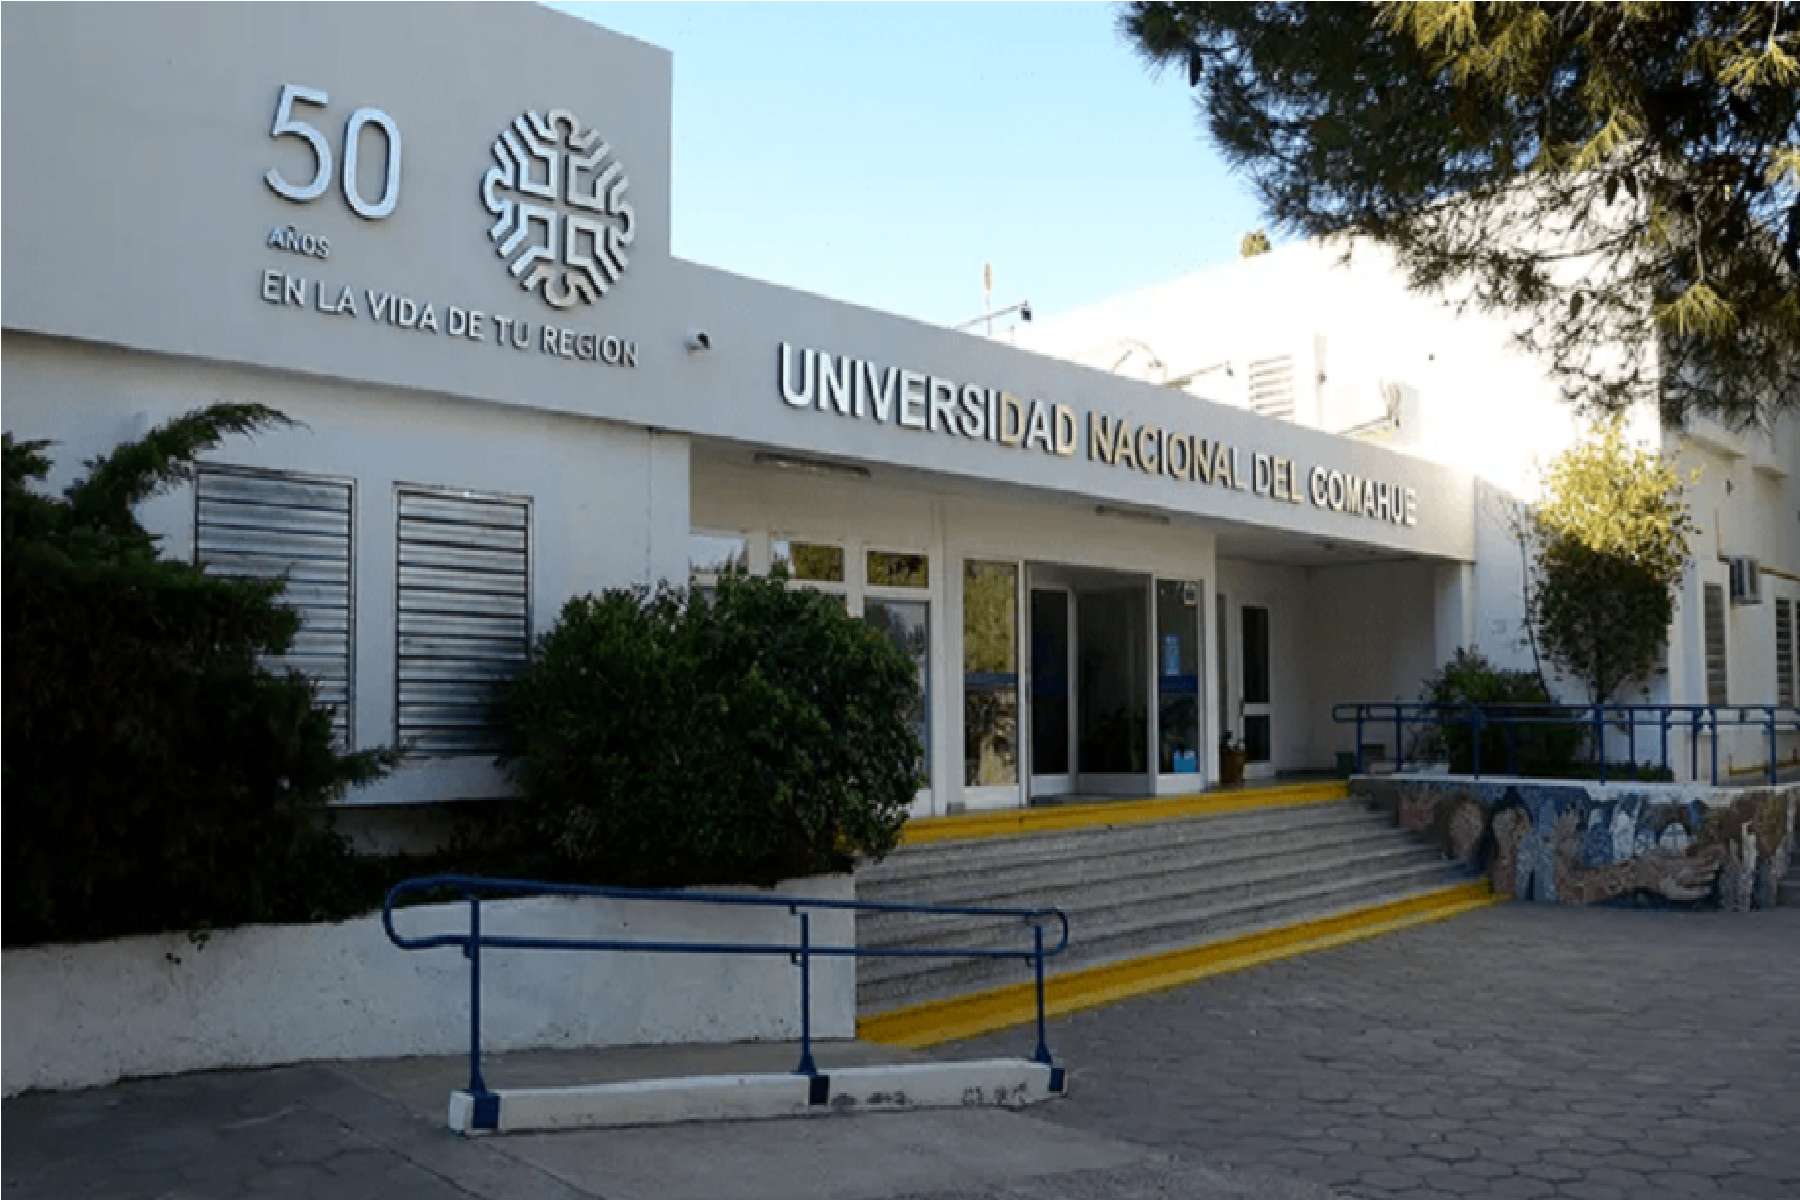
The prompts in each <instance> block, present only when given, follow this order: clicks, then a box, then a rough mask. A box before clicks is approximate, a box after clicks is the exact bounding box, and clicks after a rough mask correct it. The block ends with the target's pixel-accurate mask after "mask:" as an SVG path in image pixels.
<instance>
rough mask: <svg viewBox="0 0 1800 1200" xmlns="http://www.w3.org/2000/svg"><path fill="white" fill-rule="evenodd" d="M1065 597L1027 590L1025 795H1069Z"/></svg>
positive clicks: (1060, 591) (1069, 667)
mask: <svg viewBox="0 0 1800 1200" xmlns="http://www.w3.org/2000/svg"><path fill="white" fill-rule="evenodd" d="M1069 609H1070V603H1069V592H1068V590H1067V589H1065V588H1032V589H1031V613H1030V616H1031V714H1030V721H1031V795H1032V796H1062V795H1067V794H1068V793H1069V792H1070V791H1072V790H1074V778H1075V777H1074V773H1073V772H1072V771H1071V770H1070V762H1069V743H1070V740H1071V739H1072V737H1073V725H1072V724H1071V722H1070V716H1071V710H1070V688H1069V681H1070V679H1071V677H1072V676H1073V667H1074V664H1075V657H1074V653H1073V651H1074V647H1073V643H1072V642H1071V641H1070V638H1069V623H1070V614H1069Z"/></svg>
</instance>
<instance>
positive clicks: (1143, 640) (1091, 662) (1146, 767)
mask: <svg viewBox="0 0 1800 1200" xmlns="http://www.w3.org/2000/svg"><path fill="white" fill-rule="evenodd" d="M1149 608H1150V603H1149V589H1148V588H1147V587H1146V585H1145V584H1144V583H1142V582H1132V583H1120V582H1113V581H1097V582H1095V583H1093V584H1087V585H1084V586H1082V587H1081V588H1080V589H1079V590H1078V591H1077V592H1076V595H1075V644H1076V663H1077V669H1076V675H1075V686H1076V689H1077V690H1076V714H1075V728H1076V738H1077V742H1076V763H1075V769H1076V772H1077V773H1078V775H1079V776H1080V778H1079V779H1078V781H1077V790H1078V791H1080V792H1082V793H1084V794H1086V793H1091V794H1094V795H1114V796H1117V795H1144V794H1145V793H1147V792H1148V791H1150V790H1151V788H1150V753H1151V750H1150V678H1149V666H1150V661H1149V660H1150V637H1149V632H1150V631H1149V616H1150V614H1149Z"/></svg>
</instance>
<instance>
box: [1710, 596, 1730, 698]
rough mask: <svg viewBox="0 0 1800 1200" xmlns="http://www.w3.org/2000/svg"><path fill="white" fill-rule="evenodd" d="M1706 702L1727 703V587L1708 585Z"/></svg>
mask: <svg viewBox="0 0 1800 1200" xmlns="http://www.w3.org/2000/svg"><path fill="white" fill-rule="evenodd" d="M1705 603H1706V702H1707V703H1708V704H1725V703H1728V701H1727V700H1726V699H1725V684H1726V675H1725V589H1724V588H1722V587H1720V586H1719V585H1718V584H1716V583H1709V584H1707V585H1706V601H1705Z"/></svg>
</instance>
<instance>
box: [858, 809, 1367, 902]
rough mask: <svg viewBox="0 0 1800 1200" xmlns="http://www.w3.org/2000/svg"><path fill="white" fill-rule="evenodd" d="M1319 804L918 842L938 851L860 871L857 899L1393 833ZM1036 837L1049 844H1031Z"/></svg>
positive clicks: (964, 896) (911, 896)
mask: <svg viewBox="0 0 1800 1200" xmlns="http://www.w3.org/2000/svg"><path fill="white" fill-rule="evenodd" d="M1321 807H1324V808H1327V811H1325V812H1321V813H1305V814H1301V813H1295V814H1294V818H1293V819H1292V820H1291V821H1290V822H1289V823H1286V824H1283V823H1281V822H1279V821H1270V820H1268V819H1267V814H1264V813H1254V814H1244V816H1243V817H1233V818H1229V819H1227V818H1213V819H1207V820H1202V821H1185V822H1181V821H1177V822H1169V823H1166V824H1165V823H1161V822H1158V823H1156V824H1153V825H1135V826H1130V827H1126V828H1109V829H1097V830H1093V831H1091V832H1090V833H1089V835H1088V836H1087V837H1085V838H1080V839H1073V838H1065V837H1063V836H1060V835H1059V836H1056V837H1055V838H1054V839H1052V838H1050V837H1044V838H1030V837H1024V838H1008V839H1005V840H1006V841H1007V842H1008V843H1010V844H1009V845H1006V846H1000V847H984V846H980V845H979V844H973V843H961V844H952V845H950V846H945V847H941V848H940V847H921V848H920V850H921V851H931V850H937V853H935V854H927V853H920V852H918V851H915V852H913V853H912V854H910V855H907V856H906V857H902V856H901V855H899V854H897V855H894V856H892V857H890V858H889V859H888V860H886V861H885V862H882V863H880V864H876V865H871V866H869V867H865V868H862V869H861V870H859V871H858V872H857V879H856V886H857V896H858V897H859V898H861V899H865V900H888V901H896V902H919V903H931V904H960V903H964V902H969V903H973V902H974V900H973V898H974V897H978V896H979V897H993V896H999V895H1003V894H1008V893H1012V892H1017V891H1020V890H1023V889H1022V888H1021V887H1020V886H1019V884H1020V883H1021V881H1030V880H1036V879H1043V878H1056V879H1071V880H1078V879H1088V878H1097V877H1103V876H1106V875H1108V874H1113V873H1116V872H1118V871H1119V870H1120V869H1121V867H1122V866H1123V865H1129V866H1130V868H1131V869H1132V870H1133V871H1135V872H1136V873H1140V874H1141V873H1148V872H1149V871H1150V870H1151V869H1152V868H1157V869H1161V868H1164V867H1166V866H1167V865H1168V864H1174V863H1180V862H1188V861H1201V860H1203V859H1204V860H1207V861H1222V860H1227V859H1235V858H1238V857H1242V856H1244V855H1247V854H1254V853H1257V852H1261V851H1270V850H1279V849H1286V850H1288V851H1290V852H1293V853H1303V852H1305V851H1306V850H1308V849H1311V848H1315V847H1324V846H1329V845H1332V844H1334V843H1337V842H1340V841H1341V840H1343V839H1345V838H1350V837H1358V836H1376V835H1388V836H1391V835H1392V834H1393V832H1394V830H1393V826H1392V824H1391V822H1390V820H1389V819H1388V818H1387V817H1385V816H1383V815H1382V814H1380V813H1374V812H1369V811H1367V810H1366V809H1364V808H1363V807H1362V806H1361V805H1355V806H1339V805H1331V806H1321ZM1247 818H1256V819H1254V820H1251V819H1247ZM1196 826H1202V827H1210V828H1195V827H1196ZM1038 841H1042V842H1046V843H1053V844H1046V845H1043V846H1036V845H1032V844H1030V843H1033V842H1038ZM903 853H904V852H903ZM991 902H993V903H1000V901H997V900H995V901H991Z"/></svg>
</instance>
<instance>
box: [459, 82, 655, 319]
mask: <svg viewBox="0 0 1800 1200" xmlns="http://www.w3.org/2000/svg"><path fill="white" fill-rule="evenodd" d="M611 154H612V147H611V146H609V145H608V144H607V143H606V141H605V140H604V139H602V138H601V136H600V133H599V131H598V130H595V129H591V128H586V127H583V125H582V124H581V121H580V120H579V119H578V118H577V117H576V116H575V114H574V113H572V112H570V111H569V110H568V109H566V108H557V109H552V110H551V112H550V115H549V116H547V117H545V116H539V115H538V114H537V113H535V112H528V113H525V114H524V115H523V116H520V117H517V118H515V119H514V120H513V123H512V126H511V127H510V128H508V129H506V130H504V131H502V133H501V134H500V136H499V137H497V138H495V139H494V160H495V162H497V163H498V164H499V165H498V166H496V167H494V168H492V169H491V170H489V171H488V173H487V175H486V176H485V177H484V178H483V179H482V181H481V200H482V203H483V204H485V205H486V206H487V210H488V212H490V213H492V214H493V215H494V217H495V218H496V219H495V221H494V224H493V226H492V227H491V228H489V230H488V237H489V238H491V239H492V240H493V242H494V245H495V247H496V248H497V249H498V250H499V252H500V257H501V258H503V259H505V260H506V262H507V269H508V270H509V271H510V272H511V273H512V276H513V278H515V279H517V280H518V281H519V286H520V287H523V288H524V289H525V290H526V291H528V292H530V291H537V292H540V293H541V294H542V295H543V297H544V300H545V301H546V302H547V303H549V304H550V305H551V306H552V307H554V308H569V307H572V306H573V305H575V304H577V303H582V304H592V303H593V302H594V301H595V300H597V299H599V298H600V297H601V296H604V295H606V292H607V289H608V288H610V287H611V286H612V285H613V284H615V283H617V282H619V277H620V276H621V275H623V274H624V273H625V266H626V262H627V259H626V256H625V247H626V246H629V245H630V244H631V241H632V239H633V237H634V236H635V223H636V217H637V214H636V212H635V210H633V208H632V207H631V204H630V202H629V201H627V200H626V199H625V191H626V189H627V188H629V187H630V186H631V181H630V180H629V179H627V178H626V177H625V168H624V167H623V166H622V165H620V163H619V161H618V160H617V159H613V161H612V162H610V163H608V162H607V161H606V160H607V157H608V156H609V155H611ZM559 204H566V205H569V206H570V207H572V208H573V209H575V210H576V211H574V212H563V211H561V210H560V209H559V208H558V207H557V205H559ZM609 218H610V219H609ZM559 231H560V234H559Z"/></svg>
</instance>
